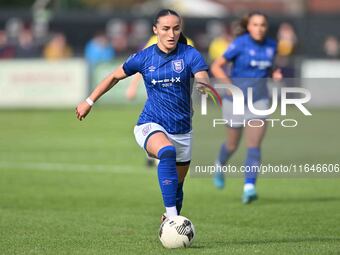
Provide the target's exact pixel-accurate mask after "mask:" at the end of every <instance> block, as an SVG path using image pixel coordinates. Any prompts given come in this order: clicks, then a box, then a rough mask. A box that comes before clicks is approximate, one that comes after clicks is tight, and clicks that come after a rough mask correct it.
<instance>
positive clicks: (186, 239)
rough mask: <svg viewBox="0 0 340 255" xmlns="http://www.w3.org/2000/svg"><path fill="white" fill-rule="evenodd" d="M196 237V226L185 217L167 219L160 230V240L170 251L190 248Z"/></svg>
mask: <svg viewBox="0 0 340 255" xmlns="http://www.w3.org/2000/svg"><path fill="white" fill-rule="evenodd" d="M195 235H196V233H195V227H194V225H193V224H192V223H191V221H190V220H189V219H188V218H185V217H183V216H173V217H170V218H167V219H166V220H165V221H163V223H162V224H161V226H160V228H159V240H161V242H162V244H163V246H164V247H165V248H168V249H174V248H183V247H184V248H187V247H189V246H190V245H191V244H192V241H193V240H194V238H195Z"/></svg>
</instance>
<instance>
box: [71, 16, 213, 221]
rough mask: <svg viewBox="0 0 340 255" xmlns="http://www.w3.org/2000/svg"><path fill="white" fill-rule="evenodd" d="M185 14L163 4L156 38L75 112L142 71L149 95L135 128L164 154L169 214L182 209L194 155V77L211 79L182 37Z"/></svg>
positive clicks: (80, 113) (151, 149) (161, 172)
mask: <svg viewBox="0 0 340 255" xmlns="http://www.w3.org/2000/svg"><path fill="white" fill-rule="evenodd" d="M181 28H182V27H181V18H180V16H179V15H178V14H177V13H176V12H175V11H172V10H162V11H160V12H159V13H158V15H157V16H156V18H155V21H154V24H153V32H154V33H155V35H157V37H158V42H157V44H154V45H152V46H150V47H148V48H146V49H144V50H142V51H140V52H138V53H136V54H133V55H132V56H130V57H129V58H128V59H127V60H126V62H125V63H124V64H123V65H122V66H121V67H119V68H118V69H116V70H115V71H114V72H113V73H112V74H111V75H109V76H108V77H107V78H106V79H104V80H103V81H102V82H101V83H100V84H99V85H98V86H97V87H96V88H95V90H94V91H93V92H92V93H91V95H90V96H89V97H88V98H87V99H86V100H85V101H84V102H81V103H80V104H79V105H78V107H77V109H76V115H77V118H78V119H79V120H82V119H84V118H85V117H86V115H87V114H88V113H89V112H90V110H91V106H92V105H93V102H95V101H97V100H98V99H99V98H100V97H101V96H102V95H103V94H104V93H105V92H107V91H108V90H109V89H111V88H112V87H113V86H114V85H115V84H117V82H118V81H119V80H122V79H124V78H126V77H127V76H130V75H133V74H135V73H137V72H139V73H141V74H142V76H143V78H144V83H145V86H146V90H147V95H148V99H147V101H146V103H145V106H144V109H143V111H142V113H141V115H140V117H139V120H138V122H137V125H136V126H135V128H134V134H135V138H136V140H137V143H138V144H139V145H140V146H141V147H142V148H143V149H144V150H146V152H147V153H148V154H149V155H152V156H153V157H156V158H158V159H159V160H160V162H159V164H158V180H159V185H160V189H161V192H162V197H163V202H164V205H165V209H166V216H167V217H172V216H175V215H178V214H179V213H180V211H181V208H182V202H183V182H184V178H185V176H186V174H187V171H188V169H189V164H190V160H191V104H190V99H191V88H190V78H191V77H193V76H194V77H195V78H196V79H202V80H205V81H208V73H207V69H208V66H207V65H206V63H205V61H204V59H203V57H202V56H201V54H200V53H199V52H198V51H197V50H196V49H194V48H193V47H191V46H188V45H186V44H183V43H181V42H182V41H184V40H183V39H185V38H183V35H182V33H181Z"/></svg>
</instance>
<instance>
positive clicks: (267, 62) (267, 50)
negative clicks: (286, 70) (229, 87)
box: [223, 33, 277, 101]
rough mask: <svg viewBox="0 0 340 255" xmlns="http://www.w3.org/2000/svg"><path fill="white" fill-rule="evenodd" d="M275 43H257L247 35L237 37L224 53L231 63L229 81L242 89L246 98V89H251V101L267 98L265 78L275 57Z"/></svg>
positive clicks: (270, 41)
mask: <svg viewBox="0 0 340 255" xmlns="http://www.w3.org/2000/svg"><path fill="white" fill-rule="evenodd" d="M276 47H277V46H276V42H275V41H274V40H272V39H269V38H265V39H264V41H263V42H257V41H255V40H254V39H252V38H251V36H250V35H249V33H246V34H244V35H241V36H239V37H237V38H236V39H235V40H234V41H233V42H232V43H231V44H230V45H229V47H228V49H227V51H226V52H225V53H224V55H223V56H224V58H225V59H226V60H227V61H229V62H232V63H233V65H232V69H231V80H232V82H233V84H234V85H235V86H238V87H239V88H240V89H242V91H243V93H244V95H245V98H247V88H248V87H252V88H253V100H254V101H257V100H259V99H263V98H268V89H267V83H266V78H268V77H269V76H270V74H271V69H272V67H273V64H274V59H275V55H276Z"/></svg>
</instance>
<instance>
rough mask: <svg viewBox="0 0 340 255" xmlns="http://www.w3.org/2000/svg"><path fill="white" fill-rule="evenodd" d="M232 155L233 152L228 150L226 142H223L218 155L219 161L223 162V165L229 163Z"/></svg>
mask: <svg viewBox="0 0 340 255" xmlns="http://www.w3.org/2000/svg"><path fill="white" fill-rule="evenodd" d="M231 155H232V153H230V152H229V151H228V149H227V146H226V145H225V143H223V144H222V145H221V148H220V153H219V155H218V162H219V163H220V164H221V166H224V165H225V164H226V163H227V161H228V159H229V158H230V156H231Z"/></svg>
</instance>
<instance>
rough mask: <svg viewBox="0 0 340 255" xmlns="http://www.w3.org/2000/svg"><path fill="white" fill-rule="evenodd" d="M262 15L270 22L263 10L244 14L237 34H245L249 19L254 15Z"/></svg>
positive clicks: (236, 30)
mask: <svg viewBox="0 0 340 255" xmlns="http://www.w3.org/2000/svg"><path fill="white" fill-rule="evenodd" d="M257 15H258V16H262V17H264V18H265V20H266V21H267V22H268V17H267V15H266V14H264V13H262V12H257V11H255V12H250V13H248V14H247V15H245V16H243V17H242V19H241V20H240V21H239V24H238V27H237V28H236V29H235V34H236V35H237V36H239V35H243V34H245V33H247V32H248V23H249V20H250V19H251V18H252V17H253V16H257Z"/></svg>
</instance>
